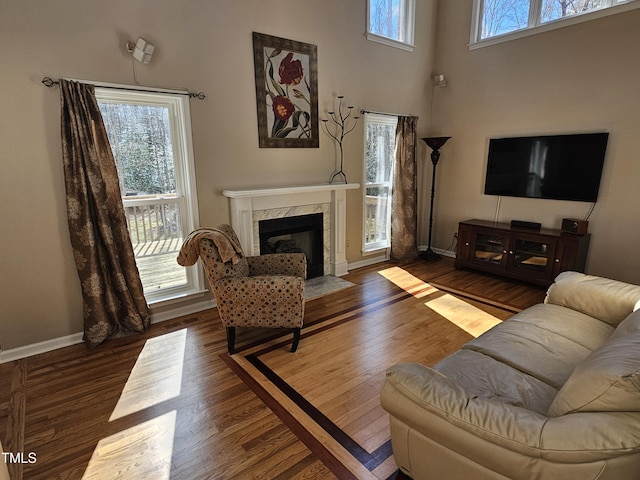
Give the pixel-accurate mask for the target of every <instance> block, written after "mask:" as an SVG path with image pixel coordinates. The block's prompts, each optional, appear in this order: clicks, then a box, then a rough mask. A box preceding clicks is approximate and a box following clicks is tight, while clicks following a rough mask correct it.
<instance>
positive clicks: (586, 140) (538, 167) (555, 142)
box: [484, 133, 609, 202]
mask: <svg viewBox="0 0 640 480" xmlns="http://www.w3.org/2000/svg"><path fill="white" fill-rule="evenodd" d="M608 138H609V134H608V133H582V134H574V135H547V136H537V137H517V138H492V139H491V140H490V141H489V155H488V159H487V175H486V178H485V185H484V193H485V194H487V195H502V196H511V197H529V198H547V199H554V200H574V201H580V202H595V201H596V200H597V198H598V190H599V189H600V178H601V176H602V167H603V165H604V156H605V152H606V149H607V140H608Z"/></svg>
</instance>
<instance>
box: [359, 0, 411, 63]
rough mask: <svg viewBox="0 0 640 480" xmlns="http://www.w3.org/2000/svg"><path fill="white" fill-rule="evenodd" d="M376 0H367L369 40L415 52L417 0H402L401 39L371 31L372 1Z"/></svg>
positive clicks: (367, 31) (367, 34)
mask: <svg viewBox="0 0 640 480" xmlns="http://www.w3.org/2000/svg"><path fill="white" fill-rule="evenodd" d="M372 1H375V0H367V25H366V31H365V36H366V38H367V40H370V41H372V42H376V43H381V44H383V45H388V46H390V47H395V48H399V49H401V50H405V51H408V52H413V51H414V49H415V45H414V32H415V16H416V15H415V12H416V1H415V0H400V2H402V7H401V18H400V26H399V30H400V31H399V37H400V38H399V39H395V38H391V37H387V36H384V35H380V34H378V33H374V32H372V31H371V2H372Z"/></svg>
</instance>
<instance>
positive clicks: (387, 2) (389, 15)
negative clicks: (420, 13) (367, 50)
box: [367, 0, 415, 51]
mask: <svg viewBox="0 0 640 480" xmlns="http://www.w3.org/2000/svg"><path fill="white" fill-rule="evenodd" d="M414 13H415V0H368V1H367V38H368V39H369V40H372V41H374V42H379V43H384V44H386V45H391V46H393V47H397V48H401V49H403V50H408V51H413V29H414V17H415V15H414Z"/></svg>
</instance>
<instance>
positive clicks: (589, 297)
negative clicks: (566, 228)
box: [544, 272, 640, 326]
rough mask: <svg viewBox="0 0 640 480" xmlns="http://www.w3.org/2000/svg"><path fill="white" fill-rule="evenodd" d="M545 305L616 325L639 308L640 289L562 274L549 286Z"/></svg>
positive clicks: (607, 280) (566, 273) (600, 278)
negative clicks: (570, 310) (551, 305)
mask: <svg viewBox="0 0 640 480" xmlns="http://www.w3.org/2000/svg"><path fill="white" fill-rule="evenodd" d="M544 302H545V303H551V304H555V305H560V306H563V307H567V308H571V309H572V310H577V311H579V312H582V313H585V314H587V315H589V316H592V317H595V318H597V319H600V320H602V321H604V322H607V323H609V324H611V325H613V326H616V325H618V323H620V322H621V321H622V320H623V319H625V318H626V317H627V315H629V314H630V313H631V312H632V311H634V310H637V309H638V308H640V286H638V285H631V284H629V283H624V282H620V281H618V280H611V279H609V278H602V277H596V276H593V275H585V274H584V273H578V272H563V273H561V274H560V275H558V276H557V277H556V279H555V281H554V283H553V285H551V287H549V290H548V292H547V296H546V298H545V300H544Z"/></svg>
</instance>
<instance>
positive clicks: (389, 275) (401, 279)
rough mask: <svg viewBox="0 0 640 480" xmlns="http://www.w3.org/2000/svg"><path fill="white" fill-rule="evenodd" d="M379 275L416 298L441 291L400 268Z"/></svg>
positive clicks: (384, 271)
mask: <svg viewBox="0 0 640 480" xmlns="http://www.w3.org/2000/svg"><path fill="white" fill-rule="evenodd" d="M378 273H379V274H380V275H382V276H383V277H384V278H386V279H387V280H389V281H390V282H392V283H395V284H396V285H397V286H399V287H400V288H402V289H403V290H404V291H405V292H407V293H410V294H411V295H413V296H414V297H416V298H422V297H426V296H427V295H431V294H432V293H435V292H438V291H439V290H438V289H437V288H436V287H433V286H431V285H429V284H428V283H426V282H424V281H422V280H420V279H419V278H418V277H416V276H414V275H411V274H410V273H409V272H407V271H406V270H404V269H402V268H400V267H391V268H387V269H385V270H380V271H379V272H378Z"/></svg>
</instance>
